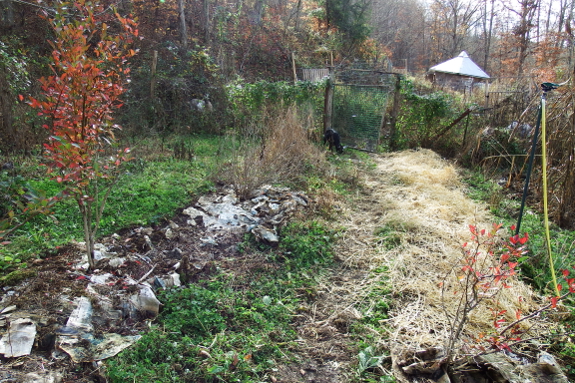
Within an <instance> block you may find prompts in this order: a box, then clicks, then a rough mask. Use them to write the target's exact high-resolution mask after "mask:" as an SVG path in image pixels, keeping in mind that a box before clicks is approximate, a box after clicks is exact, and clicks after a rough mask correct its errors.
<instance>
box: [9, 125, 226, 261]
mask: <svg viewBox="0 0 575 383" xmlns="http://www.w3.org/2000/svg"><path fill="white" fill-rule="evenodd" d="M185 139H186V140H187V142H189V143H190V144H191V145H193V147H194V151H195V156H194V157H193V158H192V159H191V160H181V159H175V158H173V152H172V151H170V150H168V148H167V146H165V147H164V150H158V149H157V148H158V147H159V145H158V142H157V141H156V142H155V143H150V144H149V145H150V147H154V146H155V147H156V149H155V150H154V151H150V152H148V153H147V154H143V153H140V151H141V150H142V149H143V148H146V146H145V145H143V144H140V145H139V146H138V147H137V148H136V151H135V152H136V153H137V154H138V155H139V156H138V157H137V158H136V159H135V160H133V161H130V162H127V163H125V164H124V174H123V175H122V176H121V177H120V179H119V181H118V184H117V185H116V187H115V188H114V189H112V191H111V194H110V197H109V200H108V208H107V209H106V210H105V211H104V214H103V215H102V220H101V223H100V234H101V235H110V234H112V233H114V232H117V231H119V230H122V229H125V228H129V227H134V226H145V225H154V224H159V223H160V222H162V220H163V219H166V218H170V217H172V216H173V215H174V214H175V213H176V211H177V210H178V209H179V208H182V207H184V206H185V205H186V204H187V203H190V202H191V200H192V198H193V197H194V196H197V195H199V194H201V193H204V192H206V191H208V190H211V188H212V187H213V181H212V180H213V171H214V169H215V167H216V162H217V158H218V157H217V153H218V149H219V142H218V140H217V139H214V137H210V136H194V137H187V138H185ZM36 167H37V165H35V164H34V163H33V162H31V161H30V162H27V163H25V164H24V165H22V167H20V166H19V167H18V169H17V174H24V175H25V178H26V179H27V181H26V182H27V184H29V185H30V186H31V187H33V188H34V189H38V190H43V191H44V193H45V194H46V195H48V196H53V195H56V194H58V193H59V192H61V191H62V190H63V189H62V186H61V184H58V183H57V182H56V181H54V180H50V179H49V178H48V177H47V176H46V175H45V173H44V174H43V173H42V172H40V171H38V170H37V169H36ZM15 177H21V176H18V175H16V176H15ZM52 211H53V214H50V215H37V216H35V217H34V218H33V219H31V220H29V221H28V222H26V223H25V224H24V225H23V226H22V227H20V228H19V229H18V230H16V231H15V232H14V233H13V235H12V236H11V237H10V238H9V242H10V243H9V244H6V245H5V246H2V247H0V254H1V256H0V267H1V268H4V269H6V270H9V269H10V268H13V267H18V266H25V261H26V260H28V259H29V258H34V257H41V256H46V255H47V253H50V252H51V251H54V250H55V249H56V248H57V247H58V246H63V245H65V244H67V243H69V242H70V241H82V231H81V225H82V223H81V217H79V215H78V212H77V206H76V205H75V201H72V200H69V199H68V200H62V201H60V202H59V203H58V204H56V205H55V206H54V207H53V209H52ZM118 213H120V214H118ZM15 260H21V262H18V263H17V262H15Z"/></svg>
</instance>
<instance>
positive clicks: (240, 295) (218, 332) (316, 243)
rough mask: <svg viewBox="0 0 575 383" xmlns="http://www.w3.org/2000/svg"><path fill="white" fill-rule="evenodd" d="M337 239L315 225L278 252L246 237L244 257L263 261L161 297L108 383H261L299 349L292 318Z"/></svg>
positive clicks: (295, 231)
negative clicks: (154, 316)
mask: <svg viewBox="0 0 575 383" xmlns="http://www.w3.org/2000/svg"><path fill="white" fill-rule="evenodd" d="M335 235H336V233H335V232H334V231H333V230H330V229H327V228H326V227H325V226H323V225H322V224H320V223H319V222H316V221H304V222H294V223H292V224H289V225H288V226H287V227H286V228H284V230H282V240H281V243H280V246H279V248H278V249H272V248H269V247H267V248H266V247H264V248H261V246H258V245H257V243H256V242H255V241H254V240H253V238H251V237H250V236H247V238H246V240H245V241H244V243H243V244H242V246H241V249H242V254H244V256H245V257H247V258H250V257H253V256H257V257H261V258H262V259H264V260H265V261H264V262H262V263H260V265H259V266H258V267H254V268H252V269H250V271H249V272H248V273H246V274H238V273H234V272H233V270H226V269H220V272H219V273H218V274H217V275H216V276H214V277H212V278H210V280H203V281H200V282H198V283H195V284H191V285H189V286H183V287H181V288H173V289H171V290H167V291H165V292H163V293H162V295H161V296H160V300H161V301H162V302H163V303H164V306H163V310H162V312H161V314H160V316H159V318H158V321H157V324H155V325H154V327H153V328H152V330H151V331H150V332H148V333H146V334H144V335H143V337H142V339H141V340H140V341H139V342H138V343H137V344H136V345H135V346H134V347H132V348H130V349H127V350H125V351H123V352H122V353H121V354H119V355H118V356H117V357H116V358H113V359H111V360H110V361H109V362H108V363H107V366H108V377H109V379H110V381H111V382H121V381H124V380H126V379H127V380H133V379H137V380H138V381H139V382H156V381H162V382H167V381H171V382H190V381H194V382H217V381H238V382H259V381H262V380H263V379H264V377H265V376H266V374H268V373H269V372H270V371H271V370H272V369H273V368H274V367H275V366H277V365H278V364H279V363H285V362H287V361H289V359H290V354H291V352H290V349H292V348H294V347H296V345H295V343H294V341H295V339H296V333H295V331H294V330H293V328H292V327H291V323H292V316H293V315H294V314H295V313H296V312H297V309H298V307H299V302H301V299H304V297H305V295H303V296H302V294H300V292H301V291H303V290H306V289H307V290H313V286H314V284H315V278H314V276H315V275H317V274H320V273H323V272H325V271H326V269H327V267H328V265H329V264H330V262H331V261H332V259H333V253H332V250H331V245H330V244H331V243H333V239H334V236H335Z"/></svg>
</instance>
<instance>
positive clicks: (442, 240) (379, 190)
mask: <svg viewBox="0 0 575 383" xmlns="http://www.w3.org/2000/svg"><path fill="white" fill-rule="evenodd" d="M372 160H373V161H374V162H375V164H376V167H375V169H373V170H371V171H369V172H367V173H366V174H365V180H364V184H365V186H364V188H363V189H362V190H361V191H360V192H358V193H357V195H355V196H352V197H351V198H350V199H349V200H348V202H347V203H345V205H344V206H342V207H341V212H340V218H339V220H338V222H337V224H338V225H340V226H343V227H345V231H344V233H343V234H342V238H341V239H340V240H339V241H338V246H337V253H338V256H339V258H340V259H341V260H342V261H343V264H344V265H345V270H344V271H343V272H342V273H340V274H339V275H338V278H339V280H338V281H337V283H334V282H333V280H331V281H330V280H327V281H325V284H324V286H323V288H320V291H319V292H318V299H317V300H316V301H315V303H314V307H313V310H314V313H316V315H318V314H317V313H322V315H318V317H320V318H321V319H320V320H317V321H316V322H315V325H316V327H317V326H318V325H319V326H321V325H324V326H333V325H334V323H335V324H337V323H340V324H341V323H346V321H348V322H350V321H353V320H354V319H357V318H360V317H361V315H362V314H361V313H360V310H359V309H358V308H359V307H362V309H363V310H364V311H363V312H364V313H365V305H369V304H370V299H371V300H373V298H370V295H369V294H370V292H371V291H373V289H374V288H375V286H381V283H382V282H385V283H387V284H388V285H389V286H390V288H391V291H392V292H391V295H390V296H389V297H387V298H385V299H388V300H391V305H392V309H391V311H390V312H389V319H388V320H387V321H386V322H385V323H381V328H380V329H377V331H374V332H376V333H377V334H378V335H381V336H380V337H379V339H380V340H379V344H378V345H376V346H378V348H379V349H387V350H389V351H390V352H391V354H392V357H394V358H405V357H409V354H411V355H413V354H414V353H415V351H417V350H422V349H429V348H430V347H439V348H442V347H443V346H444V344H445V341H446V339H448V337H449V334H450V330H451V329H450V326H449V325H447V324H446V323H447V321H446V315H445V312H446V311H447V312H448V313H450V314H453V312H454V308H455V306H456V303H457V301H456V299H457V294H454V292H453V291H449V288H447V289H448V294H445V298H444V300H443V301H442V296H441V287H440V285H441V283H442V282H445V283H447V284H449V281H450V279H453V278H456V277H457V276H456V274H457V270H458V269H460V267H457V264H458V262H459V260H460V258H461V257H462V244H463V243H465V242H467V241H469V239H470V232H469V225H470V224H472V225H476V226H477V227H479V228H486V229H489V228H490V227H492V224H493V223H494V222H493V218H492V217H490V216H489V213H488V209H487V207H486V206H484V205H481V204H479V203H477V202H474V201H472V200H470V199H469V198H468V197H467V196H466V195H465V190H464V185H463V184H462V183H461V182H460V180H459V175H458V172H457V169H456V167H454V166H453V165H452V164H450V163H449V162H447V161H445V160H443V159H441V158H440V157H439V156H438V155H437V154H435V153H433V152H432V151H429V150H417V151H404V152H399V153H394V154H389V155H383V156H373V157H372ZM382 267H383V268H386V269H387V270H388V271H387V272H385V273H381V272H373V271H374V270H381V269H382ZM342 275H344V276H345V277H343V278H342ZM511 284H512V287H511V288H509V289H505V291H502V292H501V293H500V294H499V296H498V299H497V308H498V309H499V310H507V314H506V315H507V317H506V319H508V320H509V321H512V320H514V319H515V312H516V310H517V309H520V310H521V312H523V313H528V312H530V311H531V310H533V309H535V308H536V307H538V304H540V303H541V302H540V300H539V298H538V297H537V296H536V295H535V294H534V293H533V292H532V291H531V289H530V288H528V287H527V286H525V285H524V284H523V283H521V282H520V281H518V280H514V281H511ZM519 296H521V297H522V298H521V301H520V300H518V299H517V298H518V297H519ZM382 299H384V298H383V297H382ZM375 303H377V302H371V304H375ZM485 304H486V306H484V307H483V308H481V309H478V310H476V311H474V312H473V313H472V315H471V317H470V321H469V323H468V324H467V325H466V327H465V329H464V331H463V333H462V339H463V340H469V339H470V337H472V336H475V335H477V334H479V333H480V332H489V331H490V330H491V331H492V330H493V316H492V315H491V312H490V311H489V308H488V306H489V305H490V304H495V302H494V300H492V301H489V300H487V301H486V302H485ZM368 311H369V309H368ZM524 325H525V326H526V327H529V328H531V327H530V326H531V323H525V324H524ZM531 331H532V332H533V333H532V335H537V334H536V329H535V328H531ZM461 346H462V343H461V342H458V343H457V344H456V350H455V352H456V353H457V354H458V355H461V353H462V352H463V351H462V350H466V349H464V348H462V347H461ZM467 351H469V350H467ZM356 363H357V362H356ZM347 364H353V361H348V363H347ZM395 372H396V378H397V379H398V380H399V381H404V380H405V379H404V378H401V377H399V376H397V372H398V371H397V369H396V371H395ZM339 379H340V381H345V380H344V379H343V377H341V376H340V378H339ZM421 381H423V380H421Z"/></svg>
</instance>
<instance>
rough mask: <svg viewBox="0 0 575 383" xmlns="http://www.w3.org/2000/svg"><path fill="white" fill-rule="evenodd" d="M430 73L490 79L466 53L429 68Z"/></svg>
mask: <svg viewBox="0 0 575 383" xmlns="http://www.w3.org/2000/svg"><path fill="white" fill-rule="evenodd" d="M429 71H430V72H442V73H452V74H459V75H462V76H468V77H477V78H490V77H489V75H488V74H487V73H485V72H484V71H483V69H481V68H480V67H479V66H478V65H477V64H475V63H474V62H473V60H471V59H470V58H469V56H468V55H467V53H466V52H465V51H463V52H461V53H460V54H459V56H457V57H454V58H452V59H451V60H447V61H445V62H442V63H441V64H437V65H436V66H433V67H431V68H429Z"/></svg>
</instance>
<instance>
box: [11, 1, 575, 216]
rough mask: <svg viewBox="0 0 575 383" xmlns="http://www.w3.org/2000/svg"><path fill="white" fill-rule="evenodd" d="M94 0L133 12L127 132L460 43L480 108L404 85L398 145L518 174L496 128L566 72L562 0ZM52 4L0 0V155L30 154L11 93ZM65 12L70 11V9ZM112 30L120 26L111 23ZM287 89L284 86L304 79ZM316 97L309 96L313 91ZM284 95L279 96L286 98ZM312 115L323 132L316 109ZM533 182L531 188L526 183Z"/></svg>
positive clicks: (41, 45) (47, 32)
mask: <svg viewBox="0 0 575 383" xmlns="http://www.w3.org/2000/svg"><path fill="white" fill-rule="evenodd" d="M103 3H104V5H106V6H108V9H111V8H113V7H114V8H116V9H117V10H118V12H119V13H120V14H133V15H134V16H135V17H136V18H137V20H138V23H139V26H138V28H139V36H140V38H141V39H140V40H139V41H137V43H136V46H135V47H134V48H135V49H137V50H138V54H137V55H136V56H134V57H133V58H132V59H131V61H130V63H131V68H132V71H131V82H130V84H129V85H128V88H127V89H128V92H127V93H126V94H125V95H124V97H123V101H124V103H125V105H124V107H123V108H122V109H121V113H119V114H118V116H117V117H116V122H118V123H119V124H120V125H121V126H123V128H124V134H125V135H126V136H128V137H149V136H160V137H166V136H168V135H170V134H188V133H194V132H207V133H215V134H222V133H225V132H229V131H236V132H253V131H254V129H255V128H254V125H257V124H258V123H257V121H256V120H257V119H258V118H259V117H258V114H257V111H258V108H259V106H260V105H261V99H262V98H266V97H271V98H274V94H273V92H272V93H266V92H264V91H263V89H265V88H266V86H268V85H269V84H272V83H276V84H284V85H286V86H287V84H288V83H289V82H291V81H293V78H294V67H293V64H294V63H295V64H296V66H297V68H298V69H299V68H325V67H326V66H331V65H333V67H334V68H335V69H336V70H338V69H341V68H349V67H354V68H360V69H377V70H381V71H392V70H395V71H397V70H404V71H405V72H406V73H411V74H415V75H417V74H423V73H424V72H425V71H426V70H427V69H428V68H429V67H430V66H431V65H434V64H437V63H439V62H441V61H444V60H446V59H449V58H451V57H454V56H456V55H457V54H459V52H460V51H461V50H466V51H467V52H468V54H469V55H470V56H471V57H472V59H473V60H474V61H475V62H477V63H478V64H479V65H480V66H482V67H483V68H484V69H485V70H486V71H487V72H488V73H489V74H490V75H491V77H492V79H493V84H496V86H494V87H491V88H490V90H493V91H496V92H497V91H500V93H497V94H496V95H497V97H495V96H492V97H491V98H490V100H489V103H487V102H486V99H485V95H484V93H482V92H481V91H479V92H477V93H476V94H474V95H473V96H472V97H470V96H469V95H465V97H462V96H461V95H457V94H452V93H450V92H438V90H437V89H435V88H433V87H431V86H430V85H423V86H422V87H421V89H420V88H418V89H412V88H410V87H409V86H408V87H404V88H403V89H402V99H401V101H400V102H401V105H402V107H401V110H400V111H399V113H400V114H399V116H397V121H398V123H399V125H398V129H399V134H400V145H399V146H398V147H397V149H401V148H405V147H431V148H433V149H434V150H437V151H439V152H440V153H442V154H443V155H446V156H450V157H458V158H460V159H462V161H463V162H464V163H466V164H470V165H480V166H484V167H492V168H494V169H495V170H499V171H502V172H503V174H507V175H511V176H509V178H512V177H515V178H517V179H520V177H521V175H522V173H523V172H524V167H523V166H522V164H523V159H524V158H525V156H526V154H527V152H528V150H529V149H528V144H526V141H527V140H528V138H526V137H518V136H517V134H516V133H515V132H512V134H511V136H510V135H509V134H507V133H506V132H502V131H501V129H502V128H504V127H506V126H508V125H509V124H510V123H511V122H513V121H518V122H519V123H520V124H522V123H528V124H529V125H530V126H534V125H535V120H536V115H537V108H538V105H539V97H540V92H539V87H538V84H540V83H542V82H547V81H551V82H561V81H564V80H567V79H568V78H570V76H572V74H573V73H575V65H574V63H573V53H574V51H573V47H574V46H573V43H574V36H573V33H572V24H573V14H574V9H575V1H573V0H560V1H552V0H518V1H516V2H509V1H507V0H481V1H463V0H431V1H428V2H426V1H423V0H356V1H353V0H305V1H304V0H296V1H287V0H250V1H239V0H238V1H224V0H133V1H131V0H121V1H109V0H105V1H104V2H103ZM54 8H55V7H54V3H53V2H50V1H39V2H34V3H32V2H26V1H13V0H3V1H1V2H0V132H1V136H0V153H2V154H6V153H12V152H19V153H22V152H23V153H32V152H36V151H37V150H38V149H39V148H40V145H41V144H42V143H43V142H44V139H45V138H46V131H45V129H43V128H42V124H43V122H42V121H41V120H40V118H39V117H38V116H37V115H36V112H34V111H33V110H32V109H31V108H29V106H28V105H26V104H24V103H21V102H19V100H18V95H25V96H32V97H37V96H38V94H39V82H38V79H39V78H40V77H42V76H46V75H49V74H50V72H49V67H48V62H49V60H48V58H49V56H50V54H51V47H50V45H49V43H48V40H51V39H52V37H53V36H52V31H51V29H50V28H49V23H48V21H47V20H46V16H48V17H50V15H52V14H53V12H54ZM69 18H70V20H73V18H74V12H73V10H71V11H70V16H69ZM110 28H111V30H114V28H118V26H117V25H114V24H113V23H111V24H110ZM95 43H96V42H94V44H95ZM280 82H281V83H280ZM252 84H260V85H259V86H256V87H254V89H253V92H251V93H249V92H248V93H245V92H244V96H243V97H244V98H241V97H240V96H239V95H238V92H237V90H239V89H247V88H249V87H250V86H252ZM265 84H268V85H265ZM298 84H299V85H297V86H296V88H294V89H296V90H295V93H298V92H300V91H304V90H305V89H308V88H309V87H308V86H307V85H305V84H302V83H298ZM284 85H281V86H284ZM281 86H276V87H281ZM314 87H317V85H314ZM272 88H273V86H272ZM573 89H574V86H573V82H571V83H569V84H567V85H566V86H564V87H562V88H560V89H559V90H557V91H555V92H554V93H553V95H552V96H551V97H550V102H549V118H548V125H549V126H548V133H549V134H548V142H547V145H548V148H549V155H550V161H551V164H550V166H549V168H550V173H551V174H550V179H551V181H552V182H553V188H552V191H551V192H552V193H553V194H554V196H555V198H553V199H552V201H553V203H554V204H555V205H556V208H555V209H553V212H554V218H555V221H556V222H559V223H560V224H561V226H564V227H570V226H573V225H574V224H575V213H573V212H575V202H574V201H575V179H574V176H573V173H574V172H573V158H575V156H574V154H575V153H573V152H574V146H575V142H574V141H575V140H574V138H573V136H574V131H575V128H574V127H575V113H574V112H575V103H574V100H573V93H574V92H573ZM286 92H287V93H289V92H294V91H293V90H287V88H286ZM314 92H316V96H314V97H316V98H317V97H318V96H317V94H318V93H317V89H316V90H314ZM239 93H241V92H239ZM295 93H294V94H292V95H291V96H290V95H288V96H286V95H285V94H284V95H283V96H282V97H280V99H282V100H283V101H286V100H287V101H288V102H293V101H295V100H296V99H297V97H298V96H297V95H296V94H295ZM270 94H271V96H270ZM319 94H320V95H321V90H320V91H319ZM246 95H247V96H246ZM245 97H247V98H245ZM315 101H318V100H315ZM319 102H320V104H319V105H321V101H319ZM316 105H317V102H316ZM438 106H439V108H438ZM315 108H316V109H318V108H317V106H316V107H315ZM210 109H211V110H212V111H213V112H210ZM467 109H470V110H472V111H473V112H472V113H470V116H469V117H468V118H467V119H463V120H461V121H460V122H459V123H458V124H457V125H453V122H454V121H456V120H457V118H458V117H459V116H461V115H462V113H465V111H466V110H467ZM430 111H431V113H430ZM315 112H316V113H315V117H313V118H315V121H316V122H315V125H317V129H318V131H321V128H322V126H321V117H318V114H320V113H321V111H319V110H316V111H315ZM260 123H261V122H260ZM486 128H490V129H486ZM258 129H261V125H260V128H258ZM402 129H403V130H402ZM256 130H257V129H256ZM255 134H256V135H257V134H260V135H261V134H262V132H255ZM315 139H318V137H315ZM515 157H516V159H514V158H515ZM534 185H535V188H537V182H534Z"/></svg>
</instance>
